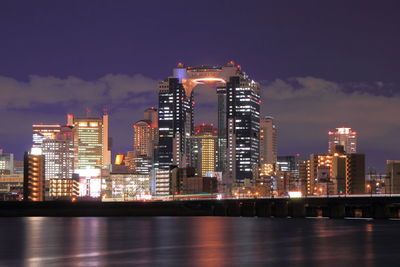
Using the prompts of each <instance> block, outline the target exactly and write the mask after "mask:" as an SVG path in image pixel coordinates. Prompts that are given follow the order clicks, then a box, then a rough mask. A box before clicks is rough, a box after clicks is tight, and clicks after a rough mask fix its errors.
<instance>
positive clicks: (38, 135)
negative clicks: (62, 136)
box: [32, 124, 61, 150]
mask: <svg viewBox="0 0 400 267" xmlns="http://www.w3.org/2000/svg"><path fill="white" fill-rule="evenodd" d="M60 132H61V125H60V124H33V125H32V149H33V150H36V149H41V148H42V143H43V140H45V139H55V137H56V135H57V134H58V133H60Z"/></svg>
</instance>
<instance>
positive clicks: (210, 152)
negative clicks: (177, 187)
mask: <svg viewBox="0 0 400 267" xmlns="http://www.w3.org/2000/svg"><path fill="white" fill-rule="evenodd" d="M188 138H189V139H190V141H191V147H192V153H191V158H192V163H191V166H193V167H194V168H195V170H196V175H198V176H202V177H205V176H207V175H208V174H209V173H213V172H215V171H216V168H217V149H218V142H217V139H218V137H217V130H216V129H215V128H214V125H213V124H206V123H202V124H200V125H196V126H195V128H194V135H193V136H190V137H188Z"/></svg>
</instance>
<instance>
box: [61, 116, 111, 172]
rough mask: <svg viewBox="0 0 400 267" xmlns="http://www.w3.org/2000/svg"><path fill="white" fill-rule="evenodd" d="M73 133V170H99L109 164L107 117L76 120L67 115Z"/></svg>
mask: <svg viewBox="0 0 400 267" xmlns="http://www.w3.org/2000/svg"><path fill="white" fill-rule="evenodd" d="M68 121H69V124H71V123H72V126H73V133H74V155H75V169H77V170H82V169H84V170H85V169H101V168H108V167H109V166H110V164H111V151H109V146H108V141H109V140H108V115H107V114H104V115H103V116H102V117H98V118H95V117H87V118H76V117H74V116H72V115H71V114H69V115H68Z"/></svg>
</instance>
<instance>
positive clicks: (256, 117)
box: [226, 74, 261, 185]
mask: <svg viewBox="0 0 400 267" xmlns="http://www.w3.org/2000/svg"><path fill="white" fill-rule="evenodd" d="M226 88H227V129H228V130H227V143H228V152H227V162H228V166H227V170H228V174H229V176H228V177H231V178H232V179H233V181H234V182H235V184H236V185H242V184H244V183H245V181H246V179H247V180H249V181H251V182H254V181H253V178H254V177H253V172H254V169H256V168H257V165H258V163H259V156H260V139H259V138H260V103H261V100H260V88H259V84H258V83H256V82H254V81H252V80H250V79H249V78H248V77H247V75H244V74H242V75H240V76H235V77H230V79H229V81H228V82H227V84H226Z"/></svg>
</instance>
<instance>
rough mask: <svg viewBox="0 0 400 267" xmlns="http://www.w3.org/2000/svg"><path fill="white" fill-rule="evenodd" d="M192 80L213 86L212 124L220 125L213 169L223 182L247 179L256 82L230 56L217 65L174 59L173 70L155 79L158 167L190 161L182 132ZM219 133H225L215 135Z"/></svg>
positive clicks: (254, 153)
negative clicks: (215, 120) (214, 113)
mask: <svg viewBox="0 0 400 267" xmlns="http://www.w3.org/2000/svg"><path fill="white" fill-rule="evenodd" d="M198 84H211V85H215V87H216V89H217V90H216V91H217V94H218V99H219V100H218V103H219V104H218V112H219V114H218V120H219V122H218V123H219V125H218V129H223V128H225V129H226V131H224V130H221V134H220V140H219V141H218V144H219V145H218V147H219V149H218V152H219V155H221V156H220V157H219V159H218V170H220V171H221V170H222V171H223V172H224V180H225V183H226V184H228V183H231V184H232V182H234V183H235V184H238V185H240V184H243V183H244V180H246V179H247V180H249V181H252V180H253V170H254V169H257V168H256V167H257V164H258V161H259V130H260V113H259V112H260V95H259V84H258V83H256V82H254V81H252V80H251V79H249V77H248V76H247V75H246V74H245V73H244V72H242V71H241V69H240V66H235V64H234V62H229V63H228V64H227V65H226V66H222V67H216V66H199V67H184V66H183V64H182V63H179V64H178V66H177V67H176V68H175V69H174V71H173V76H172V77H170V78H168V79H167V80H165V81H163V82H161V83H160V84H159V146H158V163H159V168H164V169H166V168H168V167H169V166H171V165H173V166H178V167H180V168H183V167H186V166H188V165H190V163H191V162H192V159H191V157H192V153H191V145H190V142H188V140H189V139H190V138H187V137H188V136H193V90H195V87H196V85H198ZM224 100H225V101H224ZM225 114H226V116H225ZM225 126H226V127H225ZM224 133H225V137H224V136H221V135H222V134H224ZM225 143H226V148H227V151H226V153H224V148H223V146H224V144H225ZM225 155H226V160H225V159H224V158H225V157H224V156H225ZM224 161H226V162H225V163H224ZM224 164H225V166H224ZM221 168H223V169H221Z"/></svg>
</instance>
